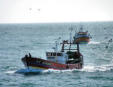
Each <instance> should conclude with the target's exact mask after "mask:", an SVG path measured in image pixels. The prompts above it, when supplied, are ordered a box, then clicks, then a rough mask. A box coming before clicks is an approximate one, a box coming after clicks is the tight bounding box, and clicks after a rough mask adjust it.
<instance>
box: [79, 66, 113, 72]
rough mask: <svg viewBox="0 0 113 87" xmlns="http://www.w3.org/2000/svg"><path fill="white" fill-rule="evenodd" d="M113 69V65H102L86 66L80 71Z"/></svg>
mask: <svg viewBox="0 0 113 87" xmlns="http://www.w3.org/2000/svg"><path fill="white" fill-rule="evenodd" d="M111 69H113V65H101V66H90V65H87V66H84V68H83V69H81V70H80V71H85V72H96V71H109V70H111Z"/></svg>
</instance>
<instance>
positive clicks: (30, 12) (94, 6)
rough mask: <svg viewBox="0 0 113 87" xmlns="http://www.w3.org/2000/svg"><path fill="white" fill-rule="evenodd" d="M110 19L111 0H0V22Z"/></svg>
mask: <svg viewBox="0 0 113 87" xmlns="http://www.w3.org/2000/svg"><path fill="white" fill-rule="evenodd" d="M112 20H113V0H0V23H32V22H37V23H40V22H83V21H112Z"/></svg>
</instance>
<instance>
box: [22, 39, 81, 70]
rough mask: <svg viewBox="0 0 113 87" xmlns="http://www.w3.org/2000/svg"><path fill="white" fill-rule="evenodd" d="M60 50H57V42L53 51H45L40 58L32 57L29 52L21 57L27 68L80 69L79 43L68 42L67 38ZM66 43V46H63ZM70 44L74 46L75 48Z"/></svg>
mask: <svg viewBox="0 0 113 87" xmlns="http://www.w3.org/2000/svg"><path fill="white" fill-rule="evenodd" d="M60 45H61V50H60V51H58V50H57V46H58V44H57V43H56V47H55V49H54V51H53V52H46V58H47V59H42V58H38V57H33V56H32V55H31V54H30V53H29V55H25V56H24V57H23V58H22V62H23V63H24V65H25V67H26V68H27V69H36V70H39V71H42V70H47V69H53V70H67V69H82V68H83V56H82V54H81V53H80V50H79V44H77V43H76V44H74V43H70V42H69V41H68V40H63V41H62V43H60ZM66 45H68V48H67V47H66V48H65V46H66ZM72 45H73V46H75V47H76V49H75V48H74V47H73V48H72Z"/></svg>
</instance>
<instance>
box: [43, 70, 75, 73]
mask: <svg viewBox="0 0 113 87" xmlns="http://www.w3.org/2000/svg"><path fill="white" fill-rule="evenodd" d="M75 70H76V69H68V70H54V69H48V70H44V71H43V73H48V72H49V73H64V72H73V71H75Z"/></svg>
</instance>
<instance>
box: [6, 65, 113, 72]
mask: <svg viewBox="0 0 113 87" xmlns="http://www.w3.org/2000/svg"><path fill="white" fill-rule="evenodd" d="M110 70H113V64H112V65H101V66H91V65H87V66H84V68H83V69H79V70H78V69H68V70H53V69H48V70H41V71H40V70H37V69H20V70H17V71H16V70H13V71H7V72H5V73H6V74H14V73H17V74H50V73H66V72H98V71H100V72H105V71H110Z"/></svg>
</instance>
